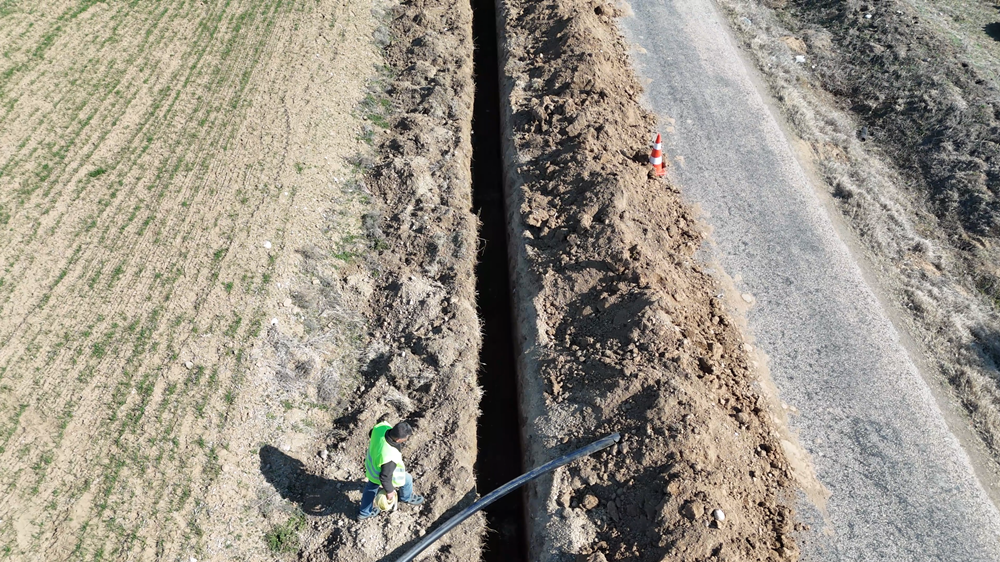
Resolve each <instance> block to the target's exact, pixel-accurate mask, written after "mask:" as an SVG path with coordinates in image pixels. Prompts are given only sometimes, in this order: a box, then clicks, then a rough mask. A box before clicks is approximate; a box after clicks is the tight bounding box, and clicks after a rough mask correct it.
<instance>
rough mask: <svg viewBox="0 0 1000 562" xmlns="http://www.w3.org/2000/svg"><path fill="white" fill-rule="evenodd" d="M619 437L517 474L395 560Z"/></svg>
mask: <svg viewBox="0 0 1000 562" xmlns="http://www.w3.org/2000/svg"><path fill="white" fill-rule="evenodd" d="M619 439H621V435H620V434H618V433H612V434H611V435H608V436H607V437H605V438H603V439H599V440H597V441H594V442H593V443H591V444H590V445H587V446H586V447H583V448H582V449H577V450H576V451H573V452H572V453H570V454H568V455H565V456H562V457H559V458H557V459H555V460H552V461H549V462H547V463H545V464H543V465H542V466H540V467H538V468H536V469H534V470H532V471H531V472H526V473H524V474H522V475H520V476H518V477H517V478H515V479H513V480H511V481H510V482H507V483H506V484H504V485H503V486H500V487H499V488H497V489H496V490H493V491H492V492H490V493H489V494H486V495H485V496H483V497H482V498H479V500H478V501H477V502H475V503H473V504H472V505H470V506H469V507H467V508H465V509H463V510H462V511H460V512H458V514H456V515H455V516H454V517H452V518H451V519H449V520H447V521H445V523H444V525H441V526H440V527H438V528H437V529H435V530H434V532H432V533H431V534H429V535H427V536H426V537H424V538H423V539H422V540H421V541H420V542H418V543H417V544H415V545H413V548H411V549H410V550H407V551H406V552H405V553H404V554H403V555H402V556H400V557H399V558H398V559H397V561H396V562H410V561H411V560H413V559H414V558H416V556H417V555H418V554H420V553H421V552H423V551H424V549H426V548H427V547H428V546H430V545H432V544H434V541H436V540H438V539H439V538H441V537H442V536H444V534H445V533H447V532H448V531H450V530H452V529H454V528H455V527H456V526H458V524H459V523H461V522H462V521H465V520H466V519H468V518H469V517H470V516H471V515H472V514H473V513H475V512H477V511H479V510H480V509H483V508H484V507H486V506H488V505H490V504H491V503H493V502H495V501H497V500H498V499H500V498H502V497H504V496H506V495H507V494H509V493H510V492H512V491H514V490H516V489H518V488H520V487H521V486H523V485H525V484H527V483H528V482H531V481H532V480H534V479H535V478H538V477H539V476H541V475H543V474H545V473H546V472H550V471H552V470H555V469H557V468H559V467H560V466H563V465H564V464H569V463H571V462H573V461H575V460H576V459H579V458H581V457H585V456H587V455H592V454H594V453H596V452H597V451H600V450H601V449H606V448H608V447H610V446H611V445H613V444H614V443H617V442H618V440H619Z"/></svg>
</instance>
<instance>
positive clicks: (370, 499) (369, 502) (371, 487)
mask: <svg viewBox="0 0 1000 562" xmlns="http://www.w3.org/2000/svg"><path fill="white" fill-rule="evenodd" d="M379 488H381V486H379V485H378V484H372V483H371V482H365V490H364V491H363V492H361V515H363V516H365V517H367V516H369V515H372V514H375V513H378V512H379V508H377V507H375V496H376V495H377V494H378V489H379ZM396 491H397V492H398V493H399V501H401V502H403V503H406V502H408V501H410V498H411V497H412V496H413V477H412V476H410V473H409V472H407V473H406V483H405V484H403V487H402V488H397V489H396Z"/></svg>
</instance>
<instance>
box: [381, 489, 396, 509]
mask: <svg viewBox="0 0 1000 562" xmlns="http://www.w3.org/2000/svg"><path fill="white" fill-rule="evenodd" d="M398 497H399V496H397V495H393V496H392V500H390V499H389V497H388V496H387V495H386V494H385V490H379V491H378V493H377V494H375V507H377V508H379V509H381V510H382V511H390V510H393V509H396V499H397V498H398Z"/></svg>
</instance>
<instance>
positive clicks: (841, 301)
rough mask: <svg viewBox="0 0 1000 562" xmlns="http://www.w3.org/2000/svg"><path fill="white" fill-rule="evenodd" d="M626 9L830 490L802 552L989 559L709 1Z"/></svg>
mask: <svg viewBox="0 0 1000 562" xmlns="http://www.w3.org/2000/svg"><path fill="white" fill-rule="evenodd" d="M632 9H633V10H634V16H633V17H628V18H625V19H623V20H622V23H623V26H624V28H625V30H626V32H627V36H628V38H629V39H630V40H631V41H634V42H635V45H636V52H635V53H634V57H635V60H637V62H638V66H639V69H640V74H641V75H642V76H643V77H645V78H648V79H649V82H648V84H647V85H646V88H647V92H648V99H649V101H650V103H651V104H652V106H653V107H654V108H655V109H656V110H657V112H658V114H659V118H660V122H661V124H662V126H663V128H664V130H665V132H666V133H667V134H666V138H665V141H666V143H667V145H666V147H665V148H666V149H667V151H668V156H669V157H670V158H671V159H672V160H673V162H674V163H675V164H676V165H675V167H674V177H675V178H676V180H677V182H678V183H679V185H680V186H681V187H682V189H683V190H684V192H685V193H686V194H687V195H688V196H689V197H690V198H691V200H692V201H693V202H697V203H698V204H699V205H700V206H701V208H702V210H703V211H704V215H705V217H706V220H707V221H708V222H709V223H710V224H711V225H712V227H713V236H712V238H713V241H714V243H715V245H714V247H713V252H712V253H713V255H714V256H715V257H716V259H718V261H719V263H720V264H721V266H722V267H723V268H724V269H725V271H726V272H727V273H728V274H729V275H731V276H733V277H734V278H735V281H736V284H737V287H738V288H739V289H740V290H741V291H743V292H745V293H747V294H748V296H751V295H752V298H753V300H754V305H753V308H752V310H751V311H750V313H749V322H750V328H751V332H752V334H753V336H754V337H755V338H756V340H757V343H758V345H759V347H760V349H761V350H762V351H763V352H764V353H766V354H767V355H768V356H769V359H770V370H771V375H772V377H773V379H774V381H775V383H776V384H777V386H778V388H779V389H780V392H781V396H782V398H783V400H785V401H786V402H788V403H789V404H791V405H792V406H794V407H796V408H797V409H798V410H799V412H800V415H798V416H794V417H793V418H792V421H791V425H792V426H793V428H795V429H796V430H797V431H798V433H799V437H800V439H801V442H802V444H803V445H804V446H805V447H806V449H807V450H808V451H809V452H810V453H811V455H812V460H813V462H814V464H815V467H816V471H817V475H818V476H819V479H820V480H821V482H822V483H823V484H825V486H826V487H827V489H828V490H829V491H830V493H831V495H830V497H829V500H828V501H827V502H826V506H825V511H823V512H820V511H818V510H817V509H816V508H814V507H810V502H809V501H807V500H805V499H803V501H801V502H800V503H799V507H800V510H799V512H800V513H801V514H802V516H803V517H804V518H805V519H807V520H809V521H810V522H812V523H813V525H812V531H810V532H808V533H803V534H801V535H800V538H801V543H802V548H803V557H804V558H805V559H809V560H899V559H909V560H930V559H947V560H997V559H1000V545H998V544H997V542H996V536H997V533H998V532H1000V514H998V512H997V509H996V507H995V506H994V505H993V503H991V501H990V499H989V498H988V496H987V494H986V493H985V491H984V489H983V488H982V486H981V485H980V484H979V482H978V481H977V478H976V475H975V473H974V470H973V467H972V466H971V463H970V460H969V458H968V456H967V455H966V454H965V453H964V451H963V450H962V447H961V446H960V443H959V441H958V440H957V439H956V438H955V437H954V436H953V434H952V433H951V431H950V430H949V428H948V426H947V424H946V423H945V421H944V418H943V415H942V413H941V410H940V409H939V406H938V404H937V403H936V402H935V399H934V397H933V396H932V394H931V392H930V390H929V387H928V385H927V384H926V383H925V381H924V380H923V378H922V377H921V375H920V373H919V372H918V370H917V368H916V367H915V365H914V362H913V361H911V360H910V358H909V357H908V355H907V350H906V349H904V347H903V346H902V345H901V344H900V343H899V336H898V334H897V332H896V330H895V328H894V327H893V325H892V323H891V322H890V320H889V319H888V316H887V314H886V312H885V310H884V309H883V307H882V306H881V304H880V303H879V299H878V298H877V296H876V294H875V292H874V291H873V289H872V288H871V287H870V286H869V285H868V284H867V283H866V282H865V278H864V275H863V273H862V271H861V269H860V268H859V266H858V265H857V264H856V262H855V258H854V257H853V256H852V254H851V252H850V251H849V249H848V247H847V245H846V244H845V243H844V242H843V241H842V240H841V239H840V237H839V236H838V233H837V230H836V229H835V227H834V225H833V223H832V222H831V219H830V218H829V216H828V214H827V213H828V207H827V205H826V204H825V203H824V201H823V200H822V198H821V197H820V196H819V195H818V194H817V192H816V191H814V188H813V185H812V184H811V183H810V180H809V178H808V177H807V176H806V175H805V173H804V172H803V170H802V168H801V167H800V164H799V163H798V162H797V160H796V156H795V151H794V149H793V148H792V146H790V144H789V141H788V140H787V139H786V137H785V136H784V134H783V132H782V129H781V128H780V126H779V124H778V122H777V120H776V118H775V117H774V115H773V114H772V113H771V111H770V110H769V107H768V105H767V103H766V102H765V100H764V99H763V98H762V95H761V93H760V91H759V89H758V88H757V86H756V85H755V84H754V82H753V79H752V77H751V73H750V72H749V71H748V70H747V65H746V63H745V61H744V60H743V59H742V58H741V56H740V54H739V52H738V49H737V48H736V47H735V42H734V41H733V39H732V38H731V37H730V35H729V33H728V30H727V29H726V27H725V24H724V23H723V20H722V18H721V17H720V16H719V14H718V13H717V12H716V9H715V7H714V5H713V3H712V2H709V1H702V0H697V1H685V2H672V1H668V2H666V3H663V2H645V1H636V2H634V3H632ZM827 532H828V533H827Z"/></svg>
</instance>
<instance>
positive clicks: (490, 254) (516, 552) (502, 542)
mask: <svg viewBox="0 0 1000 562" xmlns="http://www.w3.org/2000/svg"><path fill="white" fill-rule="evenodd" d="M471 1H472V12H473V15H472V34H473V38H474V40H475V55H474V58H473V72H474V73H475V80H476V99H475V104H474V106H473V113H472V205H473V210H474V211H475V212H476V213H477V214H478V215H479V219H480V221H481V223H482V228H481V230H480V233H479V237H480V238H481V239H482V252H481V254H480V256H479V263H478V264H477V265H476V290H477V292H478V295H479V296H478V302H477V306H478V308H479V316H480V318H482V321H483V350H482V356H481V360H480V367H479V385H480V386H481V387H482V389H483V393H484V394H483V401H482V404H481V405H480V408H481V410H482V415H481V416H480V417H479V427H478V433H479V436H478V439H479V451H478V458H477V461H476V475H477V476H476V478H477V486H478V488H479V491H480V493H481V494H486V493H489V492H492V491H493V490H495V489H497V488H499V487H500V486H502V485H503V484H505V483H506V482H508V481H510V480H512V479H514V478H516V477H517V476H519V475H520V474H521V472H522V470H521V469H522V454H521V427H520V415H519V405H518V392H517V378H516V374H515V371H514V369H515V367H514V346H513V340H512V335H513V331H512V330H513V324H512V318H511V302H510V275H509V269H508V266H507V225H506V219H505V216H506V213H505V211H504V198H503V164H502V157H501V154H500V82H499V67H498V64H497V60H498V59H497V29H496V8H495V6H494V3H493V0H471ZM523 493H524V492H523V489H522V490H516V491H514V492H512V493H510V494H508V495H507V496H506V497H504V498H502V499H500V500H499V501H497V502H496V503H494V504H493V505H491V506H490V507H489V508H488V509H487V510H486V520H487V523H488V526H489V528H490V529H491V532H490V533H488V534H487V537H486V544H485V549H484V552H483V560H484V561H485V562H501V561H508V562H521V561H526V560H527V543H526V542H525V540H526V539H525V526H524V515H525V513H524V496H523Z"/></svg>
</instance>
